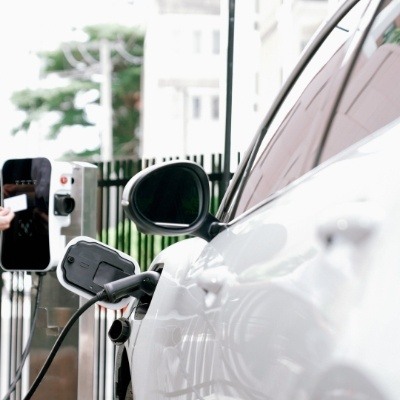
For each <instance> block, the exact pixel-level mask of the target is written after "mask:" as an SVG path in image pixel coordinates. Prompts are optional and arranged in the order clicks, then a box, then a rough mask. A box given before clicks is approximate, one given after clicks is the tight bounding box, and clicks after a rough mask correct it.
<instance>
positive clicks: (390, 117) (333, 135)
mask: <svg viewBox="0 0 400 400" xmlns="http://www.w3.org/2000/svg"><path fill="white" fill-rule="evenodd" d="M399 71H400V2H399V1H385V2H383V5H382V6H381V9H380V10H379V14H378V15H377V17H376V18H375V22H374V24H373V25H372V27H371V29H370V30H369V33H368V36H367V37H366V40H365V42H364V45H363V47H362V49H361V51H360V54H359V56H358V59H357V62H356V64H355V67H354V69H353V71H352V73H351V75H350V80H349V82H348V84H347V88H346V90H345V92H344V95H343V97H342V99H341V101H340V104H339V106H338V109H337V112H336V113H335V118H334V120H333V124H332V127H331V129H330V130H329V136H328V138H327V140H326V144H325V146H324V148H323V151H322V155H321V158H320V161H325V160H327V159H328V158H330V157H332V156H333V155H335V154H337V153H338V152H339V151H341V150H343V149H345V148H347V147H348V146H350V145H352V144H353V143H355V142H357V141H359V140H360V139H362V138H364V137H365V136H368V135H370V134H371V133H373V132H375V131H377V130H378V129H380V128H382V127H384V126H385V125H388V124H390V123H391V122H392V121H394V120H396V119H398V118H399V117H400V80H399V79H398V73H399Z"/></svg>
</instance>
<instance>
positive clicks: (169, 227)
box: [121, 160, 220, 241]
mask: <svg viewBox="0 0 400 400" xmlns="http://www.w3.org/2000/svg"><path fill="white" fill-rule="evenodd" d="M121 204H122V207H123V209H124V211H125V213H126V215H127V216H128V217H129V219H130V220H131V221H133V222H134V223H135V224H136V226H137V228H138V230H139V231H140V232H142V233H150V234H157V235H164V236H179V235H186V234H190V235H193V236H198V237H201V238H203V239H205V240H207V241H210V240H211V239H212V238H213V237H214V236H215V234H216V233H217V232H218V227H219V225H220V224H219V222H218V220H217V219H216V218H215V217H214V216H212V215H211V214H210V213H209V206H210V188H209V180H208V176H207V174H206V172H205V171H204V169H203V168H202V167H201V166H200V165H198V164H196V163H194V162H191V161H179V160H178V161H177V160H175V161H169V162H165V163H162V164H158V165H154V166H151V167H148V168H146V169H144V170H143V171H141V172H139V173H138V174H136V175H135V176H134V177H132V178H131V179H130V181H129V182H128V183H127V184H126V186H125V188H124V191H123V194H122V201H121Z"/></svg>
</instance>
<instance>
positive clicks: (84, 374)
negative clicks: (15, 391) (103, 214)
mask: <svg viewBox="0 0 400 400" xmlns="http://www.w3.org/2000/svg"><path fill="white" fill-rule="evenodd" d="M1 205H2V206H5V207H10V208H11V209H12V210H13V211H14V212H15V217H14V219H13V221H12V222H11V226H10V228H9V229H7V230H5V231H3V232H1V237H0V266H1V269H2V270H3V271H4V272H9V273H11V275H12V273H24V272H27V273H28V275H31V282H32V287H33V286H34V285H35V284H36V282H35V281H36V280H37V279H38V278H37V277H38V276H39V275H43V277H42V278H43V279H42V293H41V302H40V303H41V304H40V309H39V313H38V320H37V324H36V327H37V329H36V334H35V335H34V337H33V341H32V345H31V348H30V356H29V357H30V362H29V365H27V366H26V368H25V371H26V370H27V369H29V373H28V374H26V372H25V375H24V376H25V381H26V380H27V379H28V380H29V379H30V380H32V379H34V378H35V374H36V373H37V368H38V367H39V368H40V366H41V364H42V363H43V355H44V354H47V352H48V350H49V349H50V347H51V346H52V344H53V342H54V336H57V335H58V334H59V332H60V330H61V329H62V328H63V326H64V325H65V322H66V321H67V320H68V318H69V317H70V316H71V315H72V314H73V313H74V312H75V311H76V309H78V308H79V306H80V304H81V303H82V302H85V300H84V299H83V298H81V297H80V296H78V295H76V294H74V293H71V292H70V291H68V290H66V289H65V288H64V287H62V285H60V283H59V281H58V279H57V276H56V271H55V269H56V267H57V264H58V262H59V260H60V257H61V256H62V255H63V253H64V249H65V246H66V244H67V243H68V242H69V241H70V240H71V239H73V238H75V237H77V236H82V235H84V236H87V237H91V238H94V237H95V236H96V225H97V167H96V166H95V165H93V164H89V163H82V162H61V161H52V160H50V159H47V158H44V157H38V158H23V159H9V160H6V161H5V162H4V164H3V166H2V170H1ZM3 275H4V274H3ZM6 275H7V274H6ZM6 286H7V285H5V286H4V288H3V291H4V290H9V291H10V292H12V291H13V290H15V288H13V287H11V286H12V285H10V287H8V289H7V287H6ZM28 293H29V295H31V294H30V290H29V291H28ZM31 296H32V301H31V302H29V303H32V304H33V297H34V293H33V292H32V295H31ZM3 298H4V296H3ZM31 309H32V307H31ZM12 318H13V316H12V315H11V318H9V319H10V321H6V320H3V315H2V323H1V342H0V346H1V349H0V350H1V354H2V357H1V364H2V365H1V371H2V377H1V381H0V388H6V387H7V386H8V384H9V382H10V381H12V379H13V376H8V377H7V376H5V377H4V375H5V374H4V373H3V371H8V372H7V374H12V372H10V371H9V369H10V366H7V365H3V364H4V363H6V362H7V360H9V359H15V358H18V354H13V351H14V348H17V347H18V346H16V343H13V342H12V341H15V340H17V338H18V337H20V338H21V337H25V336H26V328H23V327H21V326H22V325H23V324H22V319H24V320H26V316H23V315H22V316H21V317H20V318H21V322H20V323H15V321H12ZM94 325H95V322H94V311H93V312H92V313H86V314H85V315H84V316H83V317H82V318H81V319H80V320H79V332H78V331H74V332H71V333H72V334H71V335H69V336H70V338H69V342H68V347H67V349H66V352H65V354H64V356H65V357H66V359H65V360H67V359H68V361H67V365H65V366H64V368H65V371H66V374H67V375H68V374H71V377H70V379H69V377H68V376H64V377H63V380H64V381H65V380H67V385H68V390H69V391H72V392H71V393H73V394H72V395H71V397H69V398H75V397H76V398H77V399H88V400H90V399H91V398H93V387H92V386H91V382H92V377H93V368H94V351H93V347H94V336H95V335H94V330H95V327H94ZM23 330H24V332H23ZM22 342H24V343H25V340H22ZM67 352H68V354H67ZM17 353H18V352H17ZM60 356H61V357H60V363H62V362H63V361H62V360H63V359H62V357H63V354H60ZM65 360H64V361H65ZM71 361H72V364H71ZM68 364H69V365H70V366H71V365H76V366H79V365H84V366H85V367H84V371H78V373H76V371H73V368H71V367H68ZM50 372H51V371H50ZM74 374H75V376H72V375H74ZM19 385H20V389H19V391H21V390H22V391H23V388H25V389H26V388H27V387H29V382H25V383H24V378H23V379H22V381H21V383H20V384H19ZM21 385H22V386H21ZM55 385H56V386H57V388H58V390H59V391H62V390H63V388H62V387H60V382H57V380H56V381H55ZM21 387H22V389H21ZM3 390H4V389H3ZM0 395H4V394H3V392H2V393H0ZM1 398H2V397H1ZM13 398H17V397H13ZM57 398H61V397H59V396H57Z"/></svg>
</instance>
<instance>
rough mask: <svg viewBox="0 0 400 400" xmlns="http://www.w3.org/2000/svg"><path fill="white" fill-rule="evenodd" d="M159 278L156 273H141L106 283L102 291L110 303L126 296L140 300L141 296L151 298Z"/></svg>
mask: <svg viewBox="0 0 400 400" xmlns="http://www.w3.org/2000/svg"><path fill="white" fill-rule="evenodd" d="M159 278H160V274H159V273H158V272H155V271H147V272H142V273H141V274H138V275H132V276H128V277H126V278H122V279H118V280H117V281H114V282H110V283H106V284H105V285H104V291H105V292H106V294H107V297H108V300H109V301H110V302H112V303H115V302H117V301H118V300H120V299H122V298H124V297H126V296H133V297H137V298H140V297H141V296H142V295H143V294H147V295H149V296H152V295H153V293H154V291H155V290H156V286H157V283H158V280H159Z"/></svg>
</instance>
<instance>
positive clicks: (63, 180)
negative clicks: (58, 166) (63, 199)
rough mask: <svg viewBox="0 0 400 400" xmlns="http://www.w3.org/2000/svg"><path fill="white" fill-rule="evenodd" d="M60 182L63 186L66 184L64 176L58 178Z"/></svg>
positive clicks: (66, 179) (66, 180)
mask: <svg viewBox="0 0 400 400" xmlns="http://www.w3.org/2000/svg"><path fill="white" fill-rule="evenodd" d="M60 182H61V184H62V185H65V184H66V183H67V182H68V178H67V177H66V176H62V177H61V178H60Z"/></svg>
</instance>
